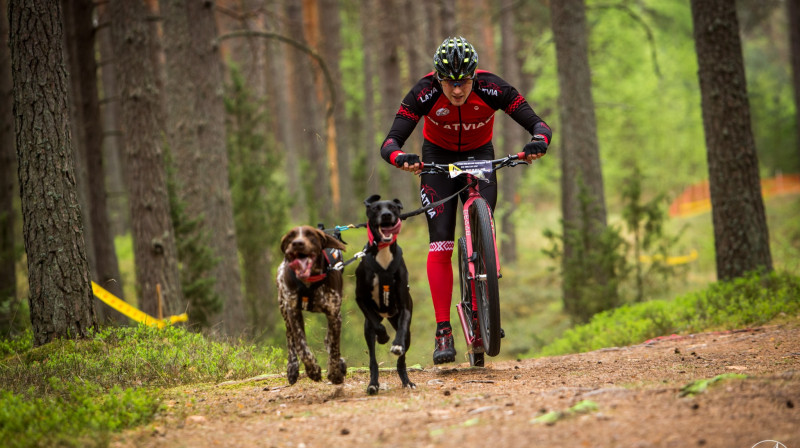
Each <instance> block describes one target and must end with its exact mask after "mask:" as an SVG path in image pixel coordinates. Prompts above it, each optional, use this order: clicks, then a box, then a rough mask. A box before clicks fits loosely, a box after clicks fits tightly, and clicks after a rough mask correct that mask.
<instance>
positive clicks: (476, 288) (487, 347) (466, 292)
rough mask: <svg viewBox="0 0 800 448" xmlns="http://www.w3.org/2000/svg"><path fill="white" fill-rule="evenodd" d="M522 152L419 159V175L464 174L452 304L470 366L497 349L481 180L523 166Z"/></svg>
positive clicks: (491, 234) (495, 291)
mask: <svg viewBox="0 0 800 448" xmlns="http://www.w3.org/2000/svg"><path fill="white" fill-rule="evenodd" d="M524 157H525V153H522V152H521V153H519V154H514V155H509V156H507V157H504V158H502V159H496V160H473V159H468V160H465V161H462V162H456V163H451V164H436V163H423V164H422V173H421V174H447V175H449V176H450V178H451V179H455V178H456V177H458V176H466V178H467V182H468V183H467V187H466V189H467V191H468V197H467V200H466V201H464V206H463V211H462V212H463V213H462V214H463V215H464V236H462V237H460V238H459V239H458V274H459V278H460V284H461V300H459V302H458V303H457V304H456V308H457V310H458V318H459V319H460V320H461V328H462V330H463V331H464V338H465V339H466V343H467V354H468V356H469V363H470V365H471V366H483V364H484V353H485V354H487V355H489V356H497V354H498V353H500V339H501V338H502V337H503V334H502V329H501V328H500V291H499V286H498V279H499V278H500V277H501V274H500V259H499V257H498V252H497V238H496V235H495V226H494V218H493V217H492V210H491V208H490V207H489V203H488V202H486V200H485V199H483V197H481V195H480V185H481V183H482V182H486V183H488V182H489V178H490V176H491V174H492V173H493V172H495V171H497V170H499V169H501V168H504V167H507V166H516V165H519V164H525V165H527V164H528V162H526V161H524V160H523V159H524Z"/></svg>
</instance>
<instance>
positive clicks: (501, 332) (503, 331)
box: [500, 328, 506, 339]
mask: <svg viewBox="0 0 800 448" xmlns="http://www.w3.org/2000/svg"><path fill="white" fill-rule="evenodd" d="M504 337H506V331H505V330H503V329H502V328H501V329H500V339H503V338H504Z"/></svg>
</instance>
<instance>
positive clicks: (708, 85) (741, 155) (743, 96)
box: [691, 0, 772, 280]
mask: <svg viewBox="0 0 800 448" xmlns="http://www.w3.org/2000/svg"><path fill="white" fill-rule="evenodd" d="M691 4H692V21H693V22H694V38H695V49H696V50H697V62H698V77H699V79H700V94H701V99H702V107H703V128H704V129H705V135H706V149H707V151H708V173H709V186H710V189H711V208H712V217H713V222H714V247H715V249H716V259H717V278H718V279H719V280H727V279H731V278H735V277H740V276H742V275H744V274H745V273H746V272H748V271H753V270H756V269H764V270H767V271H771V270H772V255H771V253H770V248H769V231H768V229H767V220H766V216H765V213H764V201H763V199H762V196H761V180H760V177H759V174H758V156H757V154H756V149H755V141H754V139H753V131H752V127H751V121H750V103H749V100H748V97H747V81H746V79H745V71H744V60H743V57H742V46H741V41H740V38H739V21H738V19H737V17H736V2H735V0H701V1H700V0H692V2H691Z"/></svg>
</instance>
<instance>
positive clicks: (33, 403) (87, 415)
mask: <svg viewBox="0 0 800 448" xmlns="http://www.w3.org/2000/svg"><path fill="white" fill-rule="evenodd" d="M30 341H31V337H30V332H28V333H27V336H26V337H22V338H19V339H17V340H13V341H2V342H0V350H2V351H0V353H1V354H2V361H0V440H3V442H4V446H11V447H26V446H56V445H58V446H92V445H97V446H104V445H106V444H107V440H108V433H109V432H111V431H119V430H121V429H124V428H128V427H131V426H135V425H139V424H142V423H145V422H147V421H149V420H150V419H151V418H152V417H153V415H154V414H155V413H156V412H157V410H158V408H159V405H160V398H159V393H158V392H157V391H155V390H154V389H153V387H169V386H176V385H181V384H192V383H200V382H209V381H220V380H223V379H242V378H248V377H252V376H255V375H257V374H263V373H265V372H274V371H276V370H277V369H279V368H280V367H282V366H283V364H284V362H285V361H284V360H283V358H282V354H281V352H280V350H277V349H272V348H258V347H256V346H253V345H250V344H243V343H241V342H239V343H229V344H226V343H220V342H213V341H209V340H207V339H205V338H204V337H203V336H202V335H200V334H197V333H192V332H189V331H186V330H184V329H181V328H178V327H166V328H163V329H157V328H153V327H147V326H144V325H142V326H139V327H135V328H134V327H128V328H107V329H105V330H102V331H98V332H94V333H93V334H92V335H91V337H90V338H89V339H87V340H81V341H75V340H57V341H54V342H52V343H50V344H46V345H44V346H41V347H37V348H32V347H31V343H30Z"/></svg>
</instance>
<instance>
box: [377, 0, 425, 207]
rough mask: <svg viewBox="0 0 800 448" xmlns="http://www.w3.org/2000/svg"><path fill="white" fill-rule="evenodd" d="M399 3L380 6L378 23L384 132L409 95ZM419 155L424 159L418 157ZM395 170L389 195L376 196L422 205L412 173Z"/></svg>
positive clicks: (393, 1) (386, 0) (410, 149)
mask: <svg viewBox="0 0 800 448" xmlns="http://www.w3.org/2000/svg"><path fill="white" fill-rule="evenodd" d="M397 3H398V0H384V1H381V2H379V6H378V11H377V19H378V23H380V24H381V27H380V29H379V31H378V42H379V44H378V45H379V48H380V50H379V52H378V60H377V61H376V62H377V67H378V70H377V73H378V76H379V79H380V83H379V84H378V88H379V89H381V98H382V100H381V106H380V109H379V111H380V112H379V116H380V125H379V128H381V129H389V126H391V124H392V121H393V120H394V117H395V115H396V114H397V110H398V109H399V107H400V101H401V100H402V99H403V96H404V95H405V93H406V92H407V91H408V90H407V89H408V88H410V86H408V87H406V88H405V89H403V88H401V82H400V72H401V69H400V57H399V54H398V51H399V48H398V43H399V42H398V39H397V36H399V35H400V34H401V33H400V26H399V23H398V21H397V11H398V4H397ZM403 150H404V151H405V152H413V151H414V145H413V144H411V145H409V147H408V148H403ZM418 155H421V154H419V153H418ZM389 169H390V170H391V172H390V177H389V185H388V187H389V191H385V189H384V190H383V191H376V192H375V193H384V194H388V195H389V197H391V198H398V199H400V200H401V201H402V202H403V204H406V205H408V204H417V203H419V199H418V197H419V194H417V193H416V190H417V188H418V183H419V182H418V180H417V179H416V178H415V177H414V176H409V175H408V173H405V172H401V171H398V170H396V169H395V168H391V167H389Z"/></svg>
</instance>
